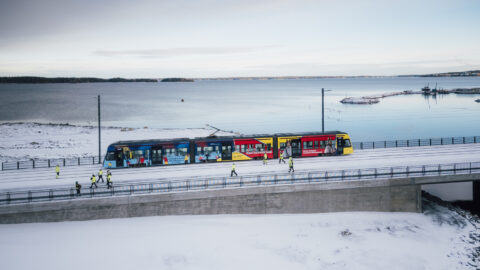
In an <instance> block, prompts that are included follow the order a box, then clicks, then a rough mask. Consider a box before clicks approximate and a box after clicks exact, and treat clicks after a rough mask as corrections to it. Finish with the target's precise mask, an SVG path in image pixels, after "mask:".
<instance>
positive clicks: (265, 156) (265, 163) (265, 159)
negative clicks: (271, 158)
mask: <svg viewBox="0 0 480 270" xmlns="http://www.w3.org/2000/svg"><path fill="white" fill-rule="evenodd" d="M267 163H268V156H267V153H266V152H265V154H263V165H267Z"/></svg>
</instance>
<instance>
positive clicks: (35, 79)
mask: <svg viewBox="0 0 480 270" xmlns="http://www.w3.org/2000/svg"><path fill="white" fill-rule="evenodd" d="M99 82H158V80H156V79H124V78H111V79H100V78H89V77H84V78H76V77H57V78H46V77H34V76H22V77H0V83H99Z"/></svg>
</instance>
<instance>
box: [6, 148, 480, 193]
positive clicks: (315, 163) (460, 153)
mask: <svg viewBox="0 0 480 270" xmlns="http://www.w3.org/2000/svg"><path fill="white" fill-rule="evenodd" d="M471 161H473V162H475V161H480V144H466V145H443V146H422V147H411V148H379V149H369V150H358V151H355V152H354V154H352V155H348V156H331V157H315V158H296V159H295V160H294V166H295V170H296V172H305V171H322V170H342V169H360V168H375V167H387V166H413V165H430V164H439V163H455V162H471ZM268 162H269V164H268V165H266V166H264V165H262V161H261V160H256V161H255V160H254V161H242V162H237V172H238V173H239V174H241V175H245V174H268V173H271V174H276V173H285V172H287V171H288V165H286V164H278V159H271V160H269V161H268ZM230 168H231V163H230V162H225V163H223V162H222V163H206V164H204V163H202V164H189V165H173V166H154V167H142V168H128V169H115V170H112V173H113V181H114V183H125V184H126V183H129V182H139V181H162V180H177V179H185V178H195V177H228V176H230ZM99 169H100V165H99V164H96V165H82V166H67V167H61V172H60V179H55V170H54V168H37V169H21V170H12V171H2V172H1V173H0V190H2V191H7V190H10V191H13V190H25V189H32V188H34V189H39V188H40V189H41V188H52V187H55V188H60V187H71V186H73V183H75V181H79V182H80V183H81V184H82V185H83V186H84V187H88V186H89V185H90V181H89V179H90V176H91V175H92V174H93V173H95V174H97V173H98V170H99ZM104 175H106V169H104Z"/></svg>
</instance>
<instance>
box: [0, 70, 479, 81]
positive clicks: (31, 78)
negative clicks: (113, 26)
mask: <svg viewBox="0 0 480 270" xmlns="http://www.w3.org/2000/svg"><path fill="white" fill-rule="evenodd" d="M396 77H480V70H469V71H460V72H443V73H432V74H418V75H392V76H375V75H359V76H263V77H218V78H195V79H187V78H164V79H161V80H160V79H124V78H111V79H100V78H90V77H84V78H81V77H80V78H77V77H56V78H46V77H35V76H21V77H0V83H32V84H33V83H98V82H158V81H160V82H194V81H195V80H219V81H228V80H301V79H349V78H396Z"/></svg>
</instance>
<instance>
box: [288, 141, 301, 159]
mask: <svg viewBox="0 0 480 270" xmlns="http://www.w3.org/2000/svg"><path fill="white" fill-rule="evenodd" d="M290 143H291V145H292V157H301V156H302V143H301V142H300V139H297V140H291V141H290Z"/></svg>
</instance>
